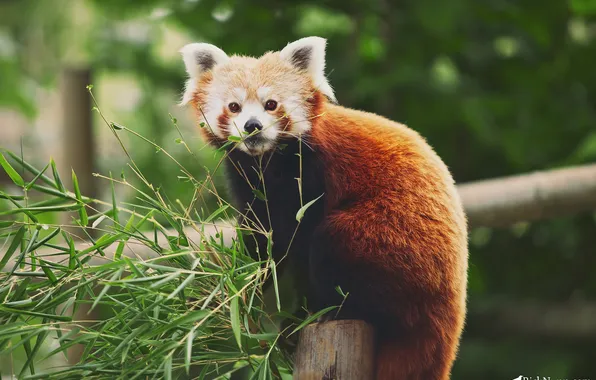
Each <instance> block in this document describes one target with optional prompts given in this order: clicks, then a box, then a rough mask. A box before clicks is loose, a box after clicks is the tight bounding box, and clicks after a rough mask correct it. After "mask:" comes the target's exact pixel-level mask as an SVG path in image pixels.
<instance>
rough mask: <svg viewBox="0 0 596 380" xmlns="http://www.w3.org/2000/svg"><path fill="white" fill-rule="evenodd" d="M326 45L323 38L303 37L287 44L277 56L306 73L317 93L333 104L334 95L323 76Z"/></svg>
mask: <svg viewBox="0 0 596 380" xmlns="http://www.w3.org/2000/svg"><path fill="white" fill-rule="evenodd" d="M326 44H327V40H325V39H324V38H321V37H305V38H301V39H299V40H297V41H294V42H292V43H290V44H288V46H286V47H285V48H283V50H282V51H281V52H280V53H279V54H280V57H281V59H283V60H286V61H288V62H290V63H291V64H292V65H293V66H295V67H296V68H298V69H300V70H305V71H306V72H308V73H309V74H310V76H311V77H312V79H313V82H314V84H315V86H316V87H317V88H318V89H319V91H321V92H322V93H323V94H324V95H326V96H327V97H328V98H329V99H330V100H331V101H333V102H335V101H336V99H335V94H334V93H333V89H332V88H331V85H329V82H328V81H327V77H326V76H325V45H326Z"/></svg>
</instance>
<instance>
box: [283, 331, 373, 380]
mask: <svg viewBox="0 0 596 380" xmlns="http://www.w3.org/2000/svg"><path fill="white" fill-rule="evenodd" d="M374 357H375V346H374V329H373V327H372V326H371V325H369V324H368V323H366V322H363V321H355V320H340V321H329V322H321V323H315V324H311V325H309V326H306V327H305V328H304V329H303V330H302V331H301V334H300V339H299V340H298V348H297V350H296V361H295V365H294V379H296V380H372V379H373V378H374V373H375V360H374Z"/></svg>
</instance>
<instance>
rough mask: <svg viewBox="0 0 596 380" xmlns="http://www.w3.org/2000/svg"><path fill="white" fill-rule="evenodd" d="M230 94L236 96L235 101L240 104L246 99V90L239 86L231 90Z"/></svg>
mask: <svg viewBox="0 0 596 380" xmlns="http://www.w3.org/2000/svg"><path fill="white" fill-rule="evenodd" d="M232 95H233V96H235V97H236V101H237V102H238V103H240V104H242V103H244V101H245V100H246V90H245V89H243V88H241V87H236V88H235V89H233V90H232Z"/></svg>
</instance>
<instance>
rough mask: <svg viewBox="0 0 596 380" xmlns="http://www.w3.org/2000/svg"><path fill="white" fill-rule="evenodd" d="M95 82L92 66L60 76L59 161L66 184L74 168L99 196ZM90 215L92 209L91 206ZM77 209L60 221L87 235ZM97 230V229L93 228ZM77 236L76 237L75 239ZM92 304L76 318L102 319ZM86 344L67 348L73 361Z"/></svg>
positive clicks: (90, 193) (87, 191) (87, 189)
mask: <svg viewBox="0 0 596 380" xmlns="http://www.w3.org/2000/svg"><path fill="white" fill-rule="evenodd" d="M89 84H91V70H89V69H88V68H72V67H69V68H64V69H63V70H62V73H61V76H60V88H59V90H60V98H61V106H62V134H61V144H60V148H61V150H62V151H61V152H60V156H61V159H60V161H58V162H56V164H57V166H58V171H59V172H60V177H61V178H62V181H63V182H64V185H65V186H66V187H67V188H68V189H69V190H70V191H73V184H72V170H74V172H75V174H76V175H77V180H78V183H79V187H80V189H81V193H82V194H83V195H84V196H87V197H90V198H95V197H96V196H97V195H98V192H97V186H96V184H95V182H96V179H95V177H93V170H94V167H95V152H94V144H93V140H94V138H93V115H92V111H91V107H92V104H91V96H90V95H89V92H88V90H87V86H88V85H89ZM87 212H88V214H89V215H91V214H92V212H91V210H89V209H87ZM73 217H75V218H76V217H78V214H77V213H62V214H61V218H62V219H61V220H60V224H62V225H63V226H64V227H63V229H64V230H66V231H68V232H71V233H73V234H74V235H76V236H79V237H83V238H85V235H84V234H83V233H82V231H81V230H80V228H79V227H74V226H73V227H68V226H72V225H73V222H72V218H73ZM89 232H90V234H93V233H92V232H93V231H89ZM75 240H76V239H75ZM89 310H90V305H89V304H80V305H78V308H77V311H76V313H75V315H74V316H73V319H74V320H75V321H77V322H78V323H80V324H83V323H84V321H85V320H89V319H99V314H98V313H97V311H93V313H91V315H88V312H89ZM83 348H84V347H83V346H82V345H78V344H77V345H74V346H72V347H70V348H69V349H68V350H67V356H68V362H69V364H70V365H74V364H77V363H78V362H79V360H80V358H81V355H82V353H83Z"/></svg>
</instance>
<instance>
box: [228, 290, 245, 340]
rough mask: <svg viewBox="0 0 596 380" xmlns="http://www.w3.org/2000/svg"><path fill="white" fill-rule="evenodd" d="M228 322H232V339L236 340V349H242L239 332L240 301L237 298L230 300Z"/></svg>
mask: <svg viewBox="0 0 596 380" xmlns="http://www.w3.org/2000/svg"><path fill="white" fill-rule="evenodd" d="M230 320H231V322H232V332H233V333H234V338H236V343H238V347H239V348H240V349H242V340H241V339H242V337H241V330H240V301H239V299H238V297H237V296H236V297H234V298H232V300H231V301H230Z"/></svg>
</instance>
